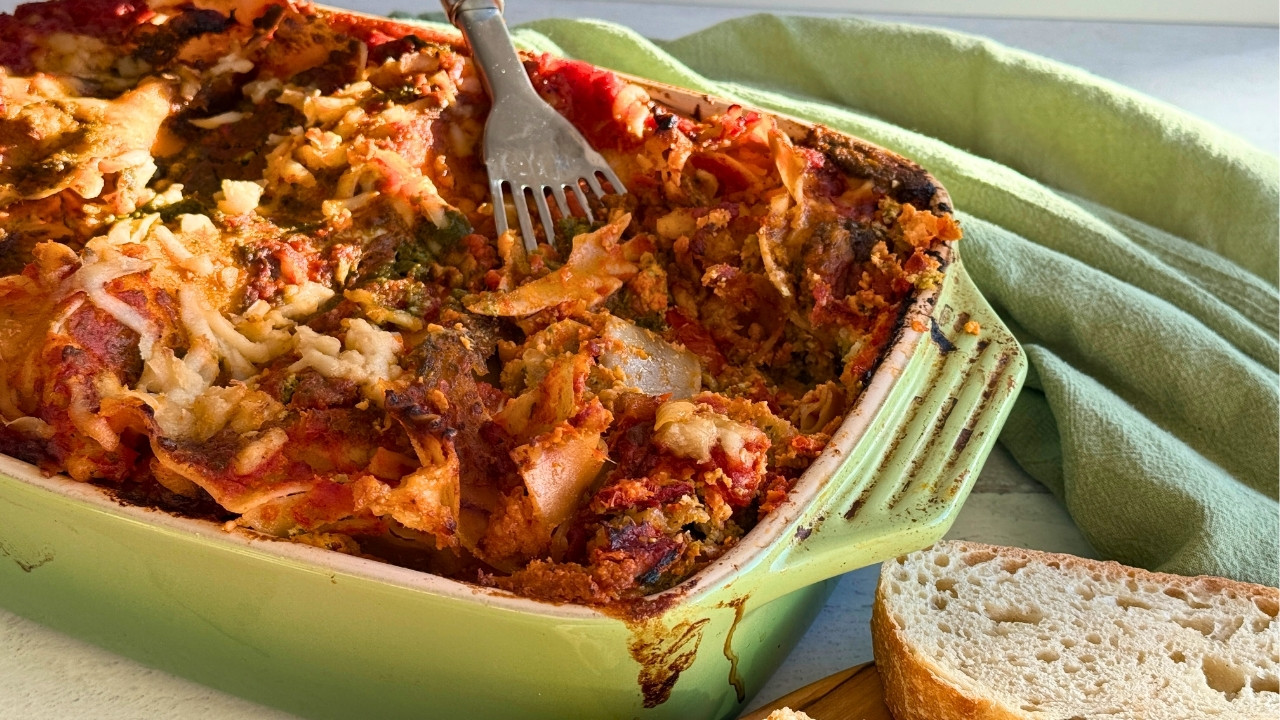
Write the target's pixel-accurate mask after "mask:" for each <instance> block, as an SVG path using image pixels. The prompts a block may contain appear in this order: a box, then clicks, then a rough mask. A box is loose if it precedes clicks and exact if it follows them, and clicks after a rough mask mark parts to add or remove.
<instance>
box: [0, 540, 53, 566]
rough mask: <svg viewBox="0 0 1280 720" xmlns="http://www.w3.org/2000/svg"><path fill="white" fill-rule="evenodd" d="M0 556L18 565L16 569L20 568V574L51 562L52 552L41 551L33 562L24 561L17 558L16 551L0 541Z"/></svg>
mask: <svg viewBox="0 0 1280 720" xmlns="http://www.w3.org/2000/svg"><path fill="white" fill-rule="evenodd" d="M0 555H4V556H5V557H7V558H9V559H10V560H13V561H14V562H15V563H17V564H18V567H20V568H22V572H25V573H29V572H31V571H32V570H35V569H36V568H39V567H43V566H44V565H46V564H47V563H50V562H52V561H53V551H51V550H48V549H45V550H41V551H40V556H39V557H37V558H35V559H34V560H24V559H23V558H21V557H19V556H18V551H17V550H16V549H14V548H13V547H12V546H10V545H8V544H7V543H5V542H4V541H3V540H0Z"/></svg>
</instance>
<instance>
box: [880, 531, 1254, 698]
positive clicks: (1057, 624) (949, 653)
mask: <svg viewBox="0 0 1280 720" xmlns="http://www.w3.org/2000/svg"><path fill="white" fill-rule="evenodd" d="M1277 606H1280V590H1276V589H1274V588H1268V587H1264V586H1261V585H1250V584H1247V583H1241V582H1235V581H1232V580H1224V579H1222V578H1214V577H1182V576H1178V575H1166V574H1161V573H1152V572H1148V571H1145V570H1138V569H1135V568H1129V567H1125V566H1123V565H1120V564H1118V563H1114V562H1099V561H1096V560H1086V559H1083V558H1078V557H1074V556H1071V555H1056V554H1050V553H1043V552H1036V551H1033V550H1022V549H1017V548H1007V547H997V546H994V545H983V544H980V543H970V542H941V543H938V544H937V545H934V546H933V547H931V548H927V549H925V550H921V551H919V552H916V553H912V554H910V555H906V556H904V557H900V558H898V559H896V560H890V561H888V562H886V563H885V564H884V565H883V566H882V567H881V569H880V584H879V587H878V588H877V589H876V600H875V607H874V608H873V610H872V616H871V635H872V641H873V643H874V646H875V656H876V665H877V666H878V668H879V670H880V673H881V676H882V677H883V678H884V691H885V701H886V702H887V703H888V705H889V709H890V710H891V711H892V712H893V715H894V717H895V718H897V720H961V719H964V720H988V719H991V720H995V719H999V720H1012V719H1014V718H1017V719H1019V720H1031V719H1034V720H1075V719H1077V718H1080V719H1083V718H1099V717H1105V718H1109V719H1110V720H1127V719H1133V720H1137V719H1139V718H1141V719H1142V720H1192V719H1196V720H1198V719H1199V718H1216V719H1220V720H1226V719H1227V718H1232V719H1236V718H1260V719H1261V718H1268V719H1270V720H1275V719H1276V718H1280V620H1277V618H1276V612H1277Z"/></svg>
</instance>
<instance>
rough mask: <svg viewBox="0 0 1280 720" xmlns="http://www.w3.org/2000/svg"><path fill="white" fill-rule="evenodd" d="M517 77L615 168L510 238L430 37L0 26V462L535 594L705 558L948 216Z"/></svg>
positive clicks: (792, 454) (795, 470)
mask: <svg viewBox="0 0 1280 720" xmlns="http://www.w3.org/2000/svg"><path fill="white" fill-rule="evenodd" d="M525 66H526V69H527V70H528V72H529V75H530V77H531V78H532V79H533V82H534V84H535V87H536V88H537V89H538V91H539V93H541V94H542V96H543V97H544V98H546V100H547V101H548V102H549V103H550V104H551V105H552V106H553V107H555V108H556V110H558V111H559V112H561V113H563V114H564V115H565V116H566V117H568V118H569V119H570V120H571V121H572V122H573V123H574V124H575V125H577V126H578V127H579V128H580V129H581V130H582V132H583V134H584V135H585V136H586V137H587V138H588V140H589V141H590V142H591V143H592V144H593V145H594V146H595V147H596V148H597V149H599V150H600V151H601V152H602V153H603V154H604V156H605V157H606V158H607V159H608V161H609V163H610V164H611V165H612V167H613V168H614V169H615V170H616V172H617V173H618V175H619V176H620V177H621V178H622V179H623V181H624V182H625V184H626V186H627V188H628V189H629V190H630V192H629V193H628V194H626V195H622V196H617V195H611V196H609V197H606V198H603V199H595V198H593V199H592V200H591V202H592V203H593V205H592V210H593V211H594V216H595V217H596V218H598V219H599V220H598V222H595V223H588V222H587V221H585V220H583V219H582V216H583V215H585V213H584V212H582V211H583V210H584V209H583V208H581V207H577V206H576V205H575V206H574V208H573V209H574V214H573V215H572V216H568V217H562V218H558V223H557V226H556V228H555V232H554V234H544V230H543V229H541V228H539V230H538V232H539V233H540V234H539V236H538V237H537V238H535V240H536V241H537V249H536V250H534V251H532V252H527V251H526V250H525V245H524V243H523V242H522V240H521V238H519V237H518V236H516V235H515V234H513V233H511V232H508V233H506V234H504V235H502V236H496V235H495V232H494V221H493V216H494V213H495V212H508V211H509V209H508V208H503V207H497V208H495V207H494V206H493V205H492V204H491V202H490V198H489V196H488V191H487V187H488V185H487V177H486V175H485V171H484V167H483V164H482V162H481V158H480V155H481V153H480V138H481V132H482V128H483V126H484V121H485V117H486V114H487V112H488V101H487V99H486V97H485V95H484V92H483V89H482V87H481V85H480V83H479V80H478V77H477V75H476V72H475V70H474V68H473V67H472V65H471V62H470V59H469V57H468V56H467V55H466V53H465V50H464V49H460V48H458V47H456V46H454V45H452V44H450V42H449V41H448V39H447V38H441V37H434V36H432V35H430V34H427V33H425V32H423V31H420V30H411V29H409V28H407V27H406V26H401V25H396V24H392V23H382V22H379V21H375V20H366V19H359V18H354V17H350V16H345V15H339V14H333V13H330V12H327V11H323V10H320V9H317V8H314V7H312V6H310V5H307V4H306V3H303V2H294V3H285V4H279V3H276V2H272V1H270V0H268V1H266V2H262V1H261V0H246V1H245V2H231V1H229V0H205V1H203V2H201V3H197V4H196V5H191V4H169V3H165V2H155V3H152V4H150V5H147V4H143V3H141V2H137V1H135V0H54V1H53V2H46V3H39V4H33V5H25V6H22V7H20V8H18V9H17V11H16V12H15V13H14V14H13V15H5V16H0V275H3V277H0V363H2V367H0V416H2V417H3V421H4V422H3V429H2V430H0V451H3V452H4V453H6V454H9V455H13V456H16V457H19V458H23V459H26V460H28V461H31V462H34V463H38V464H39V465H40V466H41V467H42V468H44V469H45V470H47V471H49V472H65V473H68V474H69V475H70V476H72V477H73V478H75V479H77V480H81V481H85V482H95V483H99V484H102V485H105V486H108V487H111V488H113V489H114V490H115V491H116V492H117V493H118V494H119V495H120V496H121V497H124V498H128V499H131V500H133V501H136V502H145V503H149V504H152V505H155V506H158V507H162V508H165V509H168V510H171V511H174V512H183V513H192V514H198V515H202V516H206V517H209V516H211V517H214V518H216V519H217V520H219V521H220V522H224V523H225V524H226V525H227V526H228V528H235V527H240V528H245V529H247V530H251V531H255V532H260V533H265V534H268V535H272V536H278V537H282V538H290V539H293V540H296V541H298V542H305V543H311V544H315V545H320V546H323V547H329V548H332V549H335V550H339V551H343V552H349V553H356V554H362V555H367V556H373V557H378V558H382V559H384V560H387V561H390V562H396V563H400V564H403V565H406V566H409V567H414V568H420V569H422V570H426V571H429V572H435V573H440V574H443V575H447V576H450V577H454V578H458V579H463V580H467V581H471V582H479V583H484V584H489V585H494V586H498V587H503V588H507V589H510V590H513V591H515V592H518V593H523V594H526V595H529V596H533V597H539V598H546V599H552V600H561V601H572V602H585V603H607V602H610V601H614V600H617V599H620V598H627V597H634V596H638V595H642V594H645V593H650V592H654V591H657V590H661V589H663V588H666V587H669V586H671V585H673V584H675V583H677V582H679V581H680V580H682V579H683V578H685V577H687V576H688V575H689V574H690V573H692V572H695V571H696V570H697V569H698V568H699V567H701V566H703V565H705V564H706V563H708V562H710V561H711V560H713V559H715V558H716V557H718V556H719V555H720V554H722V553H723V552H724V551H725V550H726V549H727V548H729V547H731V546H733V545H734V544H735V543H736V542H737V541H738V540H739V539H740V538H741V537H742V536H743V534H744V533H746V532H747V531H749V530H750V529H751V527H752V526H753V525H755V524H756V523H757V522H758V521H759V519H760V518H761V517H763V516H764V515H766V514H768V513H769V512H770V511H771V510H772V509H774V508H775V507H777V506H778V504H779V503H780V502H782V501H783V500H784V499H785V498H786V495H787V492H788V491H789V489H790V488H791V486H792V485H793V483H794V482H795V480H796V479H797V478H798V477H799V475H800V474H801V473H802V472H803V471H804V470H805V468H806V467H807V466H808V465H809V463H810V462H811V461H812V459H813V458H814V457H816V455H817V454H818V453H820V452H821V451H822V449H823V447H824V446H825V445H826V443H827V441H828V439H829V437H830V435H831V433H832V432H833V431H834V430H835V428H836V427H838V425H839V424H840V422H841V421H842V419H843V417H844V415H845V414H846V412H847V411H848V410H849V408H850V406H851V405H852V403H854V402H855V401H856V399H857V397H858V395H859V393H860V392H861V390H862V387H863V384H864V382H866V380H867V379H868V377H869V375H870V373H871V372H872V371H873V370H874V368H875V366H876V364H877V363H878V361H879V358H880V356H881V354H882V352H883V351H884V349H885V347H886V345H887V343H888V342H889V340H890V339H891V337H892V335H893V334H894V332H895V330H896V328H897V325H898V323H899V320H900V317H901V314H902V310H903V308H904V307H905V305H906V303H907V302H909V300H910V298H911V297H912V296H913V294H914V293H916V292H917V291H919V290H921V289H925V288H928V287H930V286H932V285H933V284H935V283H937V282H938V280H939V279H940V272H941V271H940V266H939V260H938V256H937V253H936V250H937V248H938V247H939V245H940V243H944V242H949V241H952V240H955V239H956V238H958V237H959V231H958V228H957V227H956V225H955V224H954V222H953V221H952V219H951V217H950V216H949V215H948V214H945V207H944V208H942V209H941V210H938V211H937V212H935V211H933V210H931V209H930V208H931V207H932V205H931V202H930V201H931V198H932V194H933V189H932V187H931V186H928V187H921V186H919V185H918V184H917V185H914V186H913V185H911V184H909V183H908V184H905V185H904V184H902V183H899V182H897V181H895V180H894V178H893V175H892V173H887V172H886V170H885V167H884V166H883V164H882V163H878V162H876V161H874V158H869V157H868V156H866V155H865V154H862V155H860V154H858V153H854V152H851V151H849V148H848V147H844V146H841V145H840V143H839V141H838V140H835V139H833V138H834V137H836V136H833V135H831V134H822V133H820V132H816V133H815V134H814V135H813V136H812V137H809V138H791V137H788V136H787V135H786V134H784V133H783V132H781V131H780V130H779V129H778V128H777V127H776V126H775V124H774V122H773V121H772V120H771V119H770V118H769V117H767V116H764V115H760V114H757V113H755V112H752V111H749V110H743V109H740V108H736V107H735V108H733V109H731V110H730V111H729V112H727V113H725V114H723V115H721V116H718V117H710V118H702V119H697V120H695V119H692V118H686V117H679V116H676V115H673V114H672V113H670V112H669V111H667V110H665V109H663V108H662V107H660V106H656V105H655V104H654V103H652V102H650V100H649V98H648V96H647V95H646V93H645V91H644V90H643V89H641V88H639V87H636V86H633V85H630V84H628V83H626V82H623V81H621V80H620V79H619V78H617V77H616V76H614V75H613V74H611V73H609V72H606V71H603V70H599V69H596V68H594V67H591V66H588V65H585V64H582V63H578V62H574V61H568V60H562V59H558V58H553V57H548V56H529V57H527V58H526V59H525ZM921 175H922V174H921ZM571 204H573V201H571ZM935 210H937V209H936V208H935ZM512 224H513V225H514V223H512Z"/></svg>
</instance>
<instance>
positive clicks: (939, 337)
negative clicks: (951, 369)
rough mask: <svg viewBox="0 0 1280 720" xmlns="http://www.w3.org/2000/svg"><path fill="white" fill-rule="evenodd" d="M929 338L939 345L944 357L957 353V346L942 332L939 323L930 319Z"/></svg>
mask: <svg viewBox="0 0 1280 720" xmlns="http://www.w3.org/2000/svg"><path fill="white" fill-rule="evenodd" d="M929 337H930V338H932V339H933V341H934V342H935V343H937V344H938V349H939V350H941V351H942V354H943V355H946V354H948V353H951V352H955V350H956V344H955V343H953V342H951V339H950V338H948V337H947V336H946V333H944V332H942V328H940V327H938V321H937V320H934V319H933V318H929Z"/></svg>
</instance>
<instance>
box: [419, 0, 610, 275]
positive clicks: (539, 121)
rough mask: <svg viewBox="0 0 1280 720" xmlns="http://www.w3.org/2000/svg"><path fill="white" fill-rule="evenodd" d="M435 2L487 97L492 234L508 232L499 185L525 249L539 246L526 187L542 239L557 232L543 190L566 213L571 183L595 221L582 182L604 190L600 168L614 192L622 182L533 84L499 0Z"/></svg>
mask: <svg viewBox="0 0 1280 720" xmlns="http://www.w3.org/2000/svg"><path fill="white" fill-rule="evenodd" d="M441 3H442V4H443V5H444V8H445V10H446V11H447V12H448V14H449V22H451V23H453V24H454V25H456V26H457V27H458V29H459V30H461V31H462V35H463V37H465V38H466V39H467V44H468V45H470V46H471V54H472V56H473V58H474V60H475V66H476V69H478V70H479V71H480V77H481V79H482V80H483V82H484V86H485V89H486V90H488V91H489V97H491V98H492V99H493V107H492V108H491V109H490V111H489V120H488V122H486V123H485V127H484V164H485V166H486V167H487V168H488V170H489V192H490V194H491V195H492V196H493V219H494V222H495V223H496V224H497V226H498V234H499V235H501V234H502V233H504V232H506V231H507V213H506V203H505V202H504V200H503V185H507V186H509V187H510V189H511V198H512V201H513V203H514V204H515V208H516V216H517V217H518V218H519V220H520V236H521V237H522V238H523V239H524V246H525V248H527V249H528V250H530V251H532V250H534V249H535V248H536V247H537V240H536V239H535V237H534V234H533V219H532V218H531V217H530V215H529V204H528V201H527V200H526V199H525V191H526V190H528V191H531V193H532V195H533V200H534V202H535V203H536V204H537V207H538V216H539V217H540V218H541V219H542V228H543V230H544V231H545V232H546V237H547V240H548V241H551V240H552V239H553V238H554V237H555V224H554V223H553V222H552V219H551V208H550V207H549V206H548V205H547V192H548V191H550V193H551V195H552V196H553V197H554V198H555V200H556V205H557V206H558V207H559V209H560V216H561V217H569V216H570V215H571V213H570V212H569V204H568V202H567V200H566V196H565V192H564V189H565V188H570V189H571V190H572V191H573V193H574V195H575V196H576V197H577V199H578V205H579V206H580V207H581V208H582V209H583V211H585V212H586V214H587V219H588V220H590V221H592V222H594V221H595V217H594V216H593V215H592V213H591V206H590V205H588V204H587V196H586V193H585V192H583V190H582V183H584V182H585V183H586V184H587V186H589V187H590V188H591V190H592V192H594V193H595V194H596V196H597V197H604V196H605V189H604V186H603V185H601V183H600V179H599V178H598V177H597V175H603V176H604V178H605V179H606V180H608V181H609V183H610V184H611V185H613V189H614V190H615V191H616V192H618V193H625V192H626V188H624V187H623V186H622V181H620V180H619V179H618V176H617V175H616V174H615V173H614V172H613V170H612V169H611V168H610V167H609V163H607V162H605V159H604V158H603V157H601V156H600V153H598V152H596V151H595V150H593V149H592V148H591V146H590V145H589V144H587V141H586V139H585V138H583V137H582V135H581V134H580V133H579V132H578V130H577V129H576V128H574V127H573V125H572V124H571V123H570V122H569V121H568V120H566V119H565V118H564V117H563V116H562V115H560V113H558V112H556V111H555V109H554V108H552V107H551V106H550V105H548V104H547V103H546V102H544V101H543V99H542V98H541V97H539V96H538V93H537V91H536V90H534V89H533V84H532V83H531V82H529V76H528V75H526V74H525V71H524V65H523V64H522V63H521V62H520V58H519V57H518V56H517V55H516V49H515V45H513V44H512V42H511V35H510V33H509V32H507V23H506V21H505V20H504V19H503V17H502V0H441Z"/></svg>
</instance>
